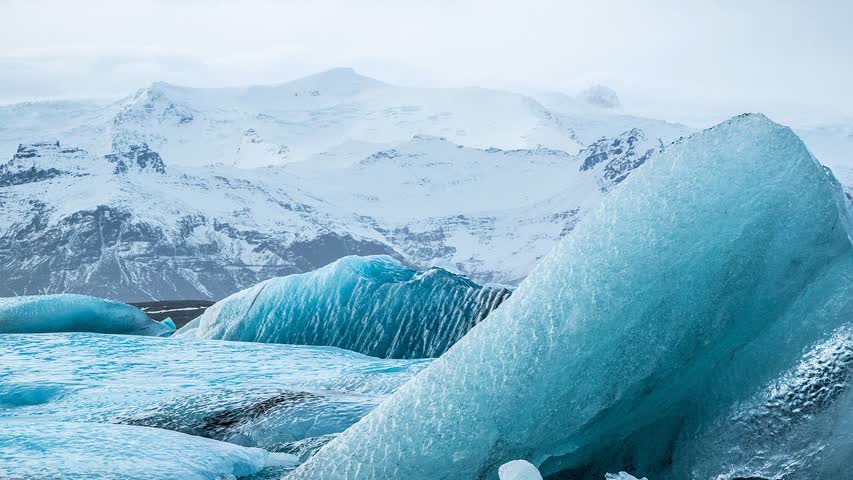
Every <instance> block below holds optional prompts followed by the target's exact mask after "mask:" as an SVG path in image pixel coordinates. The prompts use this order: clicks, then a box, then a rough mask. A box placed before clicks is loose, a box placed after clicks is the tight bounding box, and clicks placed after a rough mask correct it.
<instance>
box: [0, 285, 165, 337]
mask: <svg viewBox="0 0 853 480" xmlns="http://www.w3.org/2000/svg"><path fill="white" fill-rule="evenodd" d="M174 331H175V327H174V324H173V323H172V322H171V321H164V322H157V321H154V320H152V319H151V318H150V317H148V315H146V314H145V312H143V311H142V310H140V309H138V308H136V307H133V306H130V305H128V304H126V303H121V302H114V301H112V300H104V299H100V298H95V297H89V296H86V295H75V294H58V295H33V296H21V297H8V298H0V334H2V333H47V332H92V333H115V334H127V335H148V336H166V335H170V334H172V333H173V332H174Z"/></svg>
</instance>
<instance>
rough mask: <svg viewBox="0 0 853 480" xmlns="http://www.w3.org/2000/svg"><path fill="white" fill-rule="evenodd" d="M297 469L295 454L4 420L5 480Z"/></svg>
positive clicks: (145, 479)
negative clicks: (295, 467) (294, 467)
mask: <svg viewBox="0 0 853 480" xmlns="http://www.w3.org/2000/svg"><path fill="white" fill-rule="evenodd" d="M295 464H296V458H295V457H294V456H293V455H288V454H282V453H278V454H276V453H269V452H266V451H264V450H261V449H259V448H247V447H241V446H238V445H232V444H230V443H225V442H218V441H216V440H210V439H207V438H200V437H193V436H190V435H185V434H182V433H176V432H170V431H168V430H160V429H156V428H147V427H134V426H128V425H110V424H99V423H65V422H53V421H44V422H38V421H37V422H31V421H20V420H0V477H2V478H4V479H18V478H19V479H37V478H43V479H47V478H50V479H55V480H60V479H80V478H85V479H88V480H174V479H176V478H180V479H181V480H213V479H227V478H232V479H233V478H237V477H243V476H247V475H252V474H256V473H258V472H262V471H264V469H270V470H273V471H287V470H288V469H292V467H293V466H294V465H295Z"/></svg>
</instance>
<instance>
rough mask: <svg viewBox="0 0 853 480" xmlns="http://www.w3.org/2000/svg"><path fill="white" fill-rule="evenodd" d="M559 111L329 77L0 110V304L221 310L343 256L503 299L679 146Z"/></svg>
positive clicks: (573, 109)
mask: <svg viewBox="0 0 853 480" xmlns="http://www.w3.org/2000/svg"><path fill="white" fill-rule="evenodd" d="M605 93H607V92H605ZM613 95H615V94H613ZM566 98H568V99H570V100H571V101H568V102H567V101H564V102H560V101H559V100H560V97H559V95H557V94H551V95H547V96H544V97H543V98H538V99H534V98H533V97H528V96H524V95H521V94H517V93H511V92H505V91H496V90H486V89H480V88H444V89H427V88H410V87H398V86H393V85H388V84H385V83H383V82H380V81H377V80H373V79H370V78H366V77H363V76H360V75H358V74H357V73H355V72H353V71H352V70H349V69H336V70H332V71H328V72H324V73H320V74H317V75H314V76H311V77H307V78H303V79H300V80H295V81H292V82H289V83H285V84H282V85H276V86H266V87H248V88H223V89H195V88H187V87H177V86H174V85H168V84H164V83H156V84H154V85H152V86H150V87H149V88H146V89H143V90H141V91H139V92H137V93H135V94H133V95H131V96H129V97H127V98H125V99H122V100H120V101H117V102H115V103H112V104H106V105H105V104H98V103H95V102H85V101H79V102H39V103H27V104H17V105H11V106H6V107H0V149H2V150H0V151H5V152H7V154H6V155H8V157H7V158H9V159H10V160H9V161H8V162H6V163H5V164H2V166H0V220H2V221H0V295H14V294H24V293H42V292H64V291H69V292H80V293H89V294H96V295H101V296H106V297H111V298H117V299H122V300H141V299H149V298H156V299H164V298H197V297H203V298H221V297H224V296H226V295H228V294H230V293H233V292H235V291H237V290H239V289H242V288H245V287H247V286H249V285H252V284H254V283H257V282H258V281H261V280H264V279H266V278H270V277H272V276H280V275H285V274H289V273H293V272H302V271H306V270H311V269H314V268H317V267H319V266H322V265H325V264H327V263H329V262H331V261H333V260H335V259H337V258H339V257H342V256H344V255H348V254H361V255H364V254H389V255H392V256H394V257H396V258H398V259H401V260H402V261H404V262H406V263H409V264H411V265H413V266H417V267H421V268H423V267H427V266H430V265H439V266H442V267H444V268H447V269H450V270H454V271H459V272H461V273H465V274H467V275H469V276H471V277H472V278H474V279H475V280H477V281H479V282H498V283H509V284H512V283H516V282H518V281H519V280H520V279H522V278H524V277H525V276H526V275H527V274H528V273H529V272H530V270H531V269H532V267H533V265H534V264H535V263H536V261H537V260H538V259H539V258H540V257H542V256H543V255H544V254H545V253H546V252H547V251H548V250H549V249H550V247H551V246H552V245H553V244H554V242H555V241H556V239H558V238H559V237H561V236H562V235H564V234H565V233H566V232H568V231H570V230H571V228H572V226H573V224H574V222H575V221H576V220H577V218H578V217H579V215H581V214H582V213H583V211H584V210H585V209H586V208H587V206H588V205H590V204H591V203H594V202H597V201H598V199H599V198H600V196H601V195H603V194H605V192H607V191H608V190H609V189H611V188H613V187H614V186H616V185H618V183H620V182H621V181H622V180H624V179H625V178H626V177H627V176H628V175H629V174H630V172H631V171H633V170H634V169H635V168H638V167H639V166H641V165H642V164H643V163H645V162H646V161H649V159H650V158H652V157H653V156H654V155H655V152H656V151H658V150H660V149H661V148H663V147H664V146H665V145H666V144H668V143H669V142H670V141H672V140H675V139H677V138H678V137H681V136H683V135H687V134H689V133H690V132H691V130H690V129H689V128H687V127H685V126H683V125H678V124H673V123H668V122H664V121H660V120H654V119H647V118H640V117H633V116H629V115H625V114H623V113H621V112H620V111H619V109H618V108H603V107H602V106H601V105H598V104H595V102H592V103H593V104H590V103H589V101H582V100H581V99H582V98H585V97H566Z"/></svg>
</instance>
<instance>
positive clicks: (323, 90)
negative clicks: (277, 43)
mask: <svg viewBox="0 0 853 480" xmlns="http://www.w3.org/2000/svg"><path fill="white" fill-rule="evenodd" d="M385 85H386V84H385V83H383V82H380V81H379V80H376V79H374V78H370V77H366V76H364V75H361V74H359V73H358V72H356V71H355V70H353V69H352V68H350V67H340V68H333V69H330V70H326V71H323V72H320V73H315V74H313V75H308V76H307V77H302V78H299V79H296V80H292V81H290V82H287V83H285V84H284V86H285V87H288V88H290V89H292V90H294V92H296V93H300V92H306V93H309V94H311V95H326V94H330V95H351V94H355V93H358V92H361V91H363V90H367V89H371V88H376V87H382V86H385Z"/></svg>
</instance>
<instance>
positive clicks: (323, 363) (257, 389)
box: [0, 333, 430, 478]
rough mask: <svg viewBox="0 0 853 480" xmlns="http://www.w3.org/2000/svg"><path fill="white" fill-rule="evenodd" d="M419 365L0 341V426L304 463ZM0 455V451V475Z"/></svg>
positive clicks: (87, 341) (172, 346)
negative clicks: (161, 433)
mask: <svg viewBox="0 0 853 480" xmlns="http://www.w3.org/2000/svg"><path fill="white" fill-rule="evenodd" d="M429 362H430V360H392V359H377V358H371V357H367V356H364V355H361V354H358V353H354V352H348V351H345V350H341V349H337V348H333V347H313V346H296V345H267V344H256V343H239V342H220V341H186V340H181V339H175V338H168V339H163V338H150V337H139V336H123V335H122V336H119V335H100V334H89V333H57V334H39V335H0V421H4V420H20V421H28V422H33V423H36V422H44V421H51V422H66V423H67V422H72V423H75V424H76V423H110V424H124V425H131V426H145V427H156V428H158V429H165V430H173V431H177V432H181V433H184V434H190V435H193V436H197V437H207V438H211V439H215V440H221V441H226V442H230V443H235V444H239V445H243V446H250V447H261V448H264V449H266V450H269V451H275V452H284V453H291V454H296V455H305V454H310V453H311V452H312V451H313V450H314V449H316V448H317V447H319V446H320V445H322V444H323V443H325V442H326V441H328V440H329V439H330V438H331V437H332V436H334V435H335V434H337V433H339V432H341V431H343V430H345V429H346V428H347V427H349V426H350V425H352V424H353V423H355V422H357V421H358V420H359V419H361V418H362V417H363V416H364V415H366V414H367V413H369V412H370V411H371V410H372V409H373V408H375V407H376V405H378V404H379V403H380V402H381V401H382V400H384V399H385V398H386V397H387V396H388V395H389V394H391V393H392V392H393V391H395V390H396V389H397V388H398V387H399V386H400V385H402V384H403V383H405V382H406V381H408V380H409V379H410V378H411V377H412V376H413V375H414V374H415V373H417V372H419V371H420V370H421V369H422V368H424V367H425V366H426V365H428V364H429ZM81 366H83V367H84V368H81ZM2 428H3V427H2V426H0V429H2ZM117 431H118V430H117ZM176 438H178V437H176ZM9 449H14V446H13V445H6V444H3V443H2V442H0V472H2V471H3V467H4V465H5V462H4V459H5V458H7V454H9ZM0 476H2V475H0ZM175 478H177V477H175Z"/></svg>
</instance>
